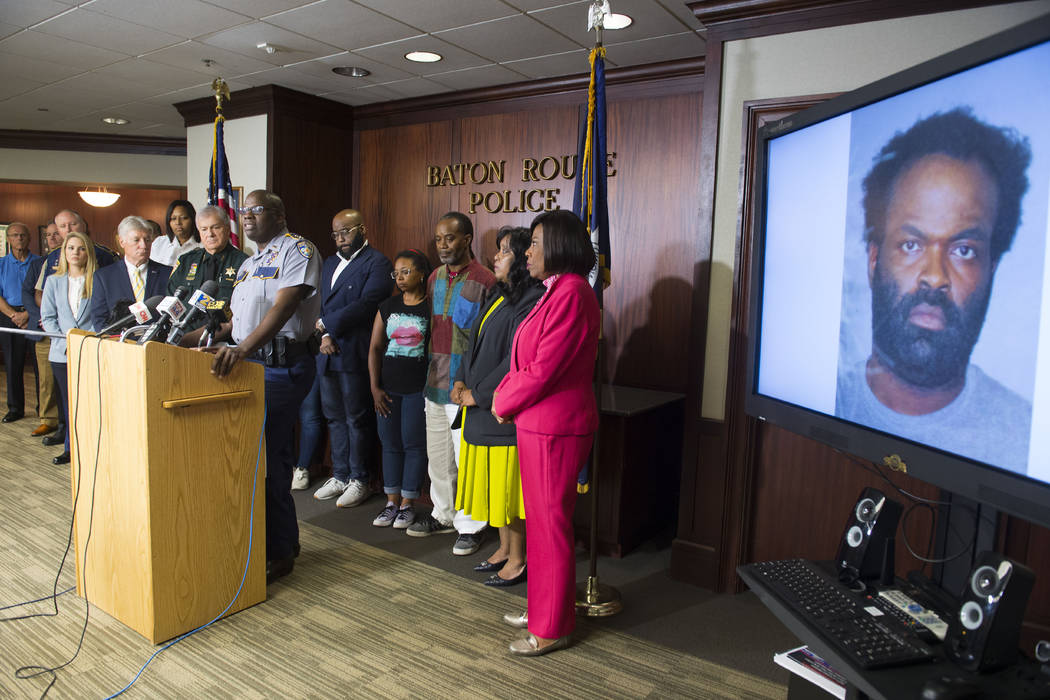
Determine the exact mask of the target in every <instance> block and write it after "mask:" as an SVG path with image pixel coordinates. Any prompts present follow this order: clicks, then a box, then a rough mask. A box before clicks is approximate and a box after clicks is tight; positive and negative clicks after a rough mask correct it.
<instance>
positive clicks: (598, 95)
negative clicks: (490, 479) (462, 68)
mask: <svg viewBox="0 0 1050 700" xmlns="http://www.w3.org/2000/svg"><path fill="white" fill-rule="evenodd" d="M590 62H591V81H590V84H589V85H588V87H587V119H586V120H583V121H582V122H581V124H580V146H579V148H578V149H577V151H576V184H575V194H574V195H573V202H572V210H573V212H575V214H576V216H578V217H580V220H581V221H583V223H584V224H586V226H587V230H588V232H590V234H591V245H592V246H594V252H595V257H596V258H597V260H598V264H597V265H595V267H594V269H593V270H591V274H590V282H591V287H592V288H593V289H594V293H595V294H596V295H597V296H598V306H599V307H600V306H601V305H602V296H603V292H604V290H605V288H606V287H607V286H609V283H610V282H611V281H612V276H611V274H610V266H611V262H612V259H611V256H610V252H611V247H610V245H609V196H608V190H607V188H606V176H605V173H606V150H605V47H603V46H596V47H594V48H593V49H591V55H590ZM589 482H590V469H589V465H587V464H585V465H584V466H583V467H582V468H581V470H580V474H579V476H578V477H577V486H576V490H577V491H579V492H580V493H587V491H588V489H589V488H590V483H589Z"/></svg>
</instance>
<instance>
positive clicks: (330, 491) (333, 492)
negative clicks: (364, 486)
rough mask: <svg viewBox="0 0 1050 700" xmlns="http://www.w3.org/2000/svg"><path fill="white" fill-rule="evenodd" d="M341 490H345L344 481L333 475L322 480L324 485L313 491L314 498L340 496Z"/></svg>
mask: <svg viewBox="0 0 1050 700" xmlns="http://www.w3.org/2000/svg"><path fill="white" fill-rule="evenodd" d="M343 491H346V482H345V481H339V479H336V478H335V477H334V476H333V477H332V478H331V479H329V480H328V481H326V482H324V485H323V486H321V488H319V489H317V490H316V491H314V498H316V499H317V500H319V501H327V500H328V499H330V498H335V497H336V496H342V495H343Z"/></svg>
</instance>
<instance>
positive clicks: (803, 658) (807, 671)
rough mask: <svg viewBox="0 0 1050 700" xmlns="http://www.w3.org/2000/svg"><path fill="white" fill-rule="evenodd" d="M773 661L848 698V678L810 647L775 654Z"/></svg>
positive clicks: (811, 681)
mask: <svg viewBox="0 0 1050 700" xmlns="http://www.w3.org/2000/svg"><path fill="white" fill-rule="evenodd" d="M773 661H775V662H776V663H777V665H778V666H782V667H784V668H786V669H787V670H789V671H791V672H792V673H794V674H796V675H799V676H801V677H802V678H805V679H806V680H807V681H809V682H810V683H813V684H814V685H816V686H818V687H820V688H823V689H824V690H826V691H827V692H828V693H831V694H832V695H834V696H835V697H837V698H839V700H845V698H846V678H845V677H844V676H843V675H842V674H841V673H839V672H838V671H836V670H835V669H834V668H832V667H831V666H830V665H829V664H828V662H827V661H825V660H824V659H822V658H820V657H819V656H817V655H816V654H814V653H813V652H812V651H810V650H809V647H798V648H797V649H792V650H790V651H783V652H780V653H779V654H774V655H773Z"/></svg>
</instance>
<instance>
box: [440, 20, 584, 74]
mask: <svg viewBox="0 0 1050 700" xmlns="http://www.w3.org/2000/svg"><path fill="white" fill-rule="evenodd" d="M436 36H437V37H438V38H440V39H443V40H445V41H448V42H451V43H453V44H455V45H456V46H459V47H461V48H463V49H466V50H467V51H470V52H472V53H476V54H479V55H481V56H484V57H486V58H488V59H489V61H487V62H488V63H494V62H495V63H501V62H504V61H513V60H514V59H516V58H530V57H532V56H535V55H536V47H537V46H542V47H544V51H543V53H545V54H551V53H559V52H561V51H571V50H572V49H576V48H580V47H581V44H577V43H574V42H572V41H570V40H568V39H566V38H565V37H563V36H560V35H559V34H558V33H556V32H555V31H554V30H552V29H549V28H547V27H545V26H544V25H542V24H540V23H539V22H537V21H536V20H534V19H532V18H531V17H529V16H527V15H515V16H514V17H508V18H506V19H496V20H492V21H491V22H482V23H481V24H474V25H471V26H469V27H459V28H458V29H450V30H448V31H445V32H438V33H437V34H436Z"/></svg>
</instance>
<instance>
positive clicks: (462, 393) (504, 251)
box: [451, 227, 543, 586]
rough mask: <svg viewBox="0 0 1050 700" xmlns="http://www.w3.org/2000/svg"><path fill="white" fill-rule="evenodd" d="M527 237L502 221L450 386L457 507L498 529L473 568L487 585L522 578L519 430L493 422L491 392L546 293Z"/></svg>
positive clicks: (529, 237) (518, 581)
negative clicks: (533, 271) (484, 292)
mask: <svg viewBox="0 0 1050 700" xmlns="http://www.w3.org/2000/svg"><path fill="white" fill-rule="evenodd" d="M531 242H532V236H531V234H530V232H529V229H527V228H511V227H504V228H502V229H500V231H499V233H498V234H497V236H496V246H497V251H496V256H495V258H493V262H492V269H493V272H494V273H495V274H496V284H495V285H493V286H492V289H491V290H490V291H489V295H488V298H487V299H486V300H485V306H484V307H483V308H482V310H481V313H479V314H478V319H477V320H476V321H475V322H474V327H473V329H472V330H471V344H470V347H469V348H468V349H467V351H466V352H464V353H463V356H462V362H461V364H460V366H459V369H458V371H457V372H456V377H455V383H454V384H453V386H452V394H451V397H452V400H453V401H454V402H455V403H457V404H459V405H460V406H462V407H463V408H462V409H461V411H460V416H459V418H458V420H459V421H460V422H461V424H462V425H461V427H462V433H461V435H462V437H461V440H462V445H461V447H460V453H459V457H460V466H459V478H458V479H457V486H456V508H457V509H462V510H463V511H464V512H465V513H466V514H467V515H469V516H470V517H472V518H474V519H475V520H484V521H488V523H489V525H491V526H492V527H496V528H499V548H498V549H497V550H496V551H495V552H493V553H492V555H491V556H489V557H488V559H485V560H484V561H482V562H480V563H479V564H478V565H477V566H475V567H474V570H475V571H478V572H482V573H489V574H491V575H490V576H489V577H488V579H486V580H485V585H486V586H513V585H515V584H518V583H522V582H524V581H525V577H526V569H525V522H524V521H525V506H524V501H523V499H522V494H521V475H520V473H519V472H518V448H517V433H516V430H515V428H514V425H513V424H507V425H500V424H499V423H497V422H496V419H495V418H494V417H493V416H492V413H491V410H492V394H493V392H494V391H495V389H496V387H497V386H498V385H499V383H500V382H501V381H502V380H503V377H504V376H506V374H507V371H508V369H509V368H510V349H511V345H512V344H513V341H514V331H515V330H516V329H517V327H518V324H519V323H521V321H522V319H524V318H525V316H526V315H528V313H529V311H530V310H531V309H532V307H533V306H535V304H536V302H537V300H539V298H540V296H542V294H543V286H542V284H540V283H539V282H538V281H537V280H535V279H533V277H532V276H531V275H529V271H528V268H527V267H526V266H525V251H526V250H527V249H528V247H529V245H530V244H531Z"/></svg>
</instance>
